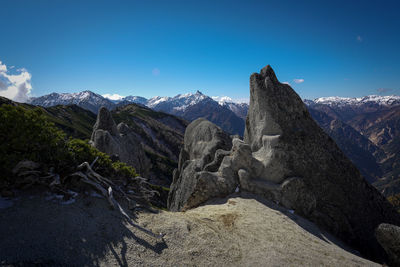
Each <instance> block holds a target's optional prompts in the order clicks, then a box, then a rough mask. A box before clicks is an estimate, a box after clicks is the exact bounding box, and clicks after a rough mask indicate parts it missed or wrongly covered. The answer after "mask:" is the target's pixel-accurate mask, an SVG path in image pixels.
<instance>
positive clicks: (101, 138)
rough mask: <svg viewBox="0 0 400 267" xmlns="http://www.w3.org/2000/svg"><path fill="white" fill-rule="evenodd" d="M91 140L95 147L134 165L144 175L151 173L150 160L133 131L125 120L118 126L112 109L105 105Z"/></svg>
mask: <svg viewBox="0 0 400 267" xmlns="http://www.w3.org/2000/svg"><path fill="white" fill-rule="evenodd" d="M91 142H92V145H93V146H94V147H96V148H97V149H98V150H100V151H102V152H104V153H106V154H108V155H110V156H111V158H112V159H117V160H119V161H122V162H125V163H127V164H128V165H131V166H134V167H135V169H136V171H137V172H138V173H140V174H141V175H142V176H146V175H147V174H148V173H149V168H150V162H149V160H148V159H147V157H146V156H145V153H144V150H143V148H142V145H141V144H140V142H138V140H137V138H136V136H135V135H134V134H133V131H132V130H131V129H130V128H129V126H128V125H127V124H125V123H123V122H121V123H120V124H118V126H117V125H116V124H115V122H114V120H113V118H112V116H111V113H110V111H109V110H108V109H107V108H105V107H101V108H100V110H99V113H98V115H97V120H96V123H95V125H94V127H93V133H92V137H91Z"/></svg>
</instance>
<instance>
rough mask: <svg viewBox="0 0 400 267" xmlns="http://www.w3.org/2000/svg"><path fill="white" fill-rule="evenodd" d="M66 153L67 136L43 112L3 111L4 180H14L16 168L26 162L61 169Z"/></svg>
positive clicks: (1, 162) (1, 160)
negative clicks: (13, 171)
mask: <svg viewBox="0 0 400 267" xmlns="http://www.w3.org/2000/svg"><path fill="white" fill-rule="evenodd" d="M63 151H65V134H64V133H63V132H62V131H60V130H59V129H57V128H56V127H55V126H54V124H53V123H51V122H49V121H48V120H47V119H46V118H45V116H44V115H43V112H42V111H41V110H40V109H39V108H37V109H33V110H27V109H24V108H22V107H19V106H18V107H15V106H11V105H2V106H1V107H0V166H1V169H2V170H1V174H0V175H1V176H3V177H4V176H6V177H8V176H10V175H11V170H12V169H13V167H14V166H15V165H16V164H17V163H18V162H19V161H21V160H24V159H29V160H32V161H35V162H52V163H53V164H54V165H58V164H59V163H60V162H59V160H60V159H62V158H63V157H60V153H61V154H62V153H63Z"/></svg>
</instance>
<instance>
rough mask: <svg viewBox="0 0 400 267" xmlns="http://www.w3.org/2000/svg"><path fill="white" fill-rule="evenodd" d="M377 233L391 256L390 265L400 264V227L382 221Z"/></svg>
mask: <svg viewBox="0 0 400 267" xmlns="http://www.w3.org/2000/svg"><path fill="white" fill-rule="evenodd" d="M375 235H376V238H377V239H378V242H379V244H381V245H382V247H383V248H384V249H385V251H386V253H387V254H388V256H389V264H390V266H400V227H398V226H396V225H391V224H387V223H382V224H380V225H379V226H378V227H377V228H376V230H375Z"/></svg>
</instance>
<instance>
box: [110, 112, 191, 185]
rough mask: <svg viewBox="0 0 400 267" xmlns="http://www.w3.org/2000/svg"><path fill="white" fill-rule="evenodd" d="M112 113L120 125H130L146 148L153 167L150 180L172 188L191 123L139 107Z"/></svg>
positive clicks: (137, 138)
mask: <svg viewBox="0 0 400 267" xmlns="http://www.w3.org/2000/svg"><path fill="white" fill-rule="evenodd" d="M111 113H112V117H113V118H114V120H115V122H116V123H117V124H118V123H120V122H125V123H126V124H128V125H129V127H130V128H131V129H133V131H134V134H135V136H136V140H138V141H139V142H140V143H141V144H142V145H143V146H144V149H145V153H146V156H147V157H148V158H149V159H150V161H151V166H152V167H151V168H150V173H149V177H147V178H150V180H151V181H152V182H153V183H156V184H161V185H164V186H169V185H170V183H171V182H172V172H173V170H174V169H175V168H176V167H177V161H178V155H179V151H180V149H181V147H182V145H183V135H184V132H185V129H186V126H187V124H188V122H186V121H185V120H183V119H180V118H178V117H175V116H173V115H170V114H167V113H163V112H157V111H154V110H151V109H149V108H147V107H143V106H140V105H136V104H129V105H125V106H122V107H117V108H116V109H115V110H113V111H112V112H111Z"/></svg>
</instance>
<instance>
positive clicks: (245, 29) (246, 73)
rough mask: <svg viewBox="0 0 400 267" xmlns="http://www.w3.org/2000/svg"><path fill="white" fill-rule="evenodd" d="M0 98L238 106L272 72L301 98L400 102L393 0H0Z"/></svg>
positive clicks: (399, 43)
mask: <svg viewBox="0 0 400 267" xmlns="http://www.w3.org/2000/svg"><path fill="white" fill-rule="evenodd" d="M1 10H2V11H1V16H0V24H1V25H2V34H1V35H0V61H1V62H0V95H6V96H8V97H13V96H14V98H15V99H23V98H24V97H26V95H27V94H30V95H32V96H40V95H44V94H48V93H52V92H59V93H63V92H66V93H68V92H79V91H83V90H91V91H94V92H96V93H99V94H119V95H122V96H127V95H138V96H143V97H147V98H149V97H153V96H156V95H160V96H174V95H177V94H180V93H187V92H195V91H196V90H199V91H201V92H203V93H204V94H206V95H210V96H229V97H231V98H234V99H245V98H248V96H249V77H250V75H251V73H254V72H258V71H259V70H260V69H261V68H262V67H264V66H265V65H267V64H270V65H271V66H272V67H273V68H274V70H275V72H276V74H277V76H278V79H279V80H280V81H281V82H288V83H290V84H291V86H292V87H293V88H294V89H295V90H296V91H297V93H298V94H299V95H300V96H301V97H303V98H308V99H313V98H316V97H324V96H342V97H360V96H365V95H370V94H381V95H390V94H397V95H398V94H400V75H399V74H400V51H399V47H400V30H399V29H400V16H399V15H398V11H399V10H400V2H398V1H279V2H278V1H276V2H275V1H274V2H272V1H271V2H270V1H99V0H98V1H61V0H60V1H50V0H47V1H45V0H37V1H28V0H26V1H23V0H17V1H15V0H3V1H2V2H1Z"/></svg>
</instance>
